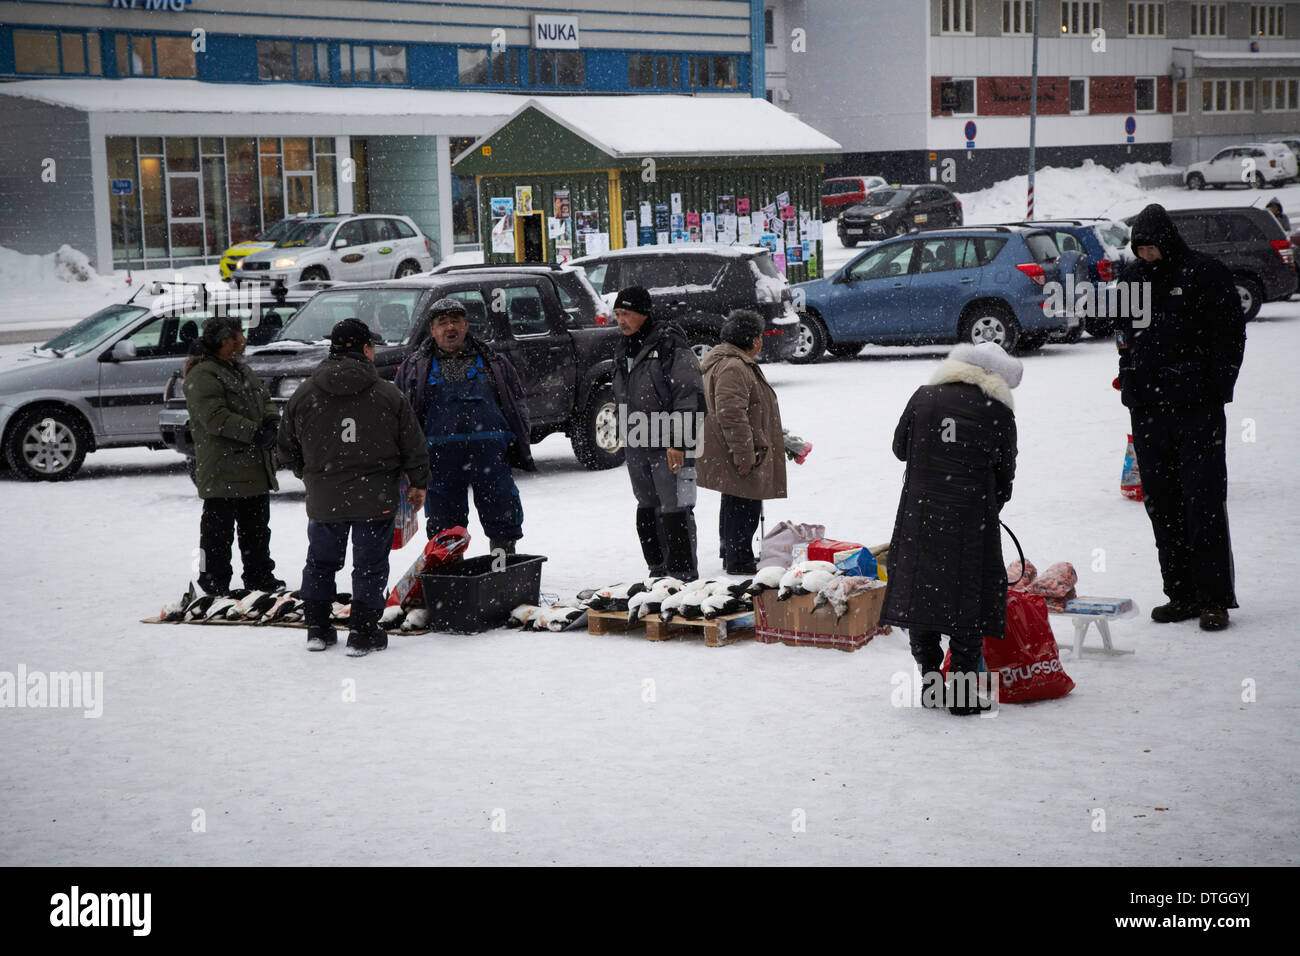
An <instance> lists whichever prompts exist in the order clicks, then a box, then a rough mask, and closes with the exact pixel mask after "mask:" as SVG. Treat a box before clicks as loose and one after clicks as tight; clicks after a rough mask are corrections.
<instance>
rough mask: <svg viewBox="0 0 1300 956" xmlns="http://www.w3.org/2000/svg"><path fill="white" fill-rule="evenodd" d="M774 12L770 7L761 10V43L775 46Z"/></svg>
mask: <svg viewBox="0 0 1300 956" xmlns="http://www.w3.org/2000/svg"><path fill="white" fill-rule="evenodd" d="M774 21H775V14H774V12H773V11H772V9H771V8H770V7H769V8H768V9H766V10H764V11H763V43H764V45H765V46H776V23H775V22H774Z"/></svg>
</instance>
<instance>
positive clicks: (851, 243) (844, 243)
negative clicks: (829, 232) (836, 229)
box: [840, 236, 858, 249]
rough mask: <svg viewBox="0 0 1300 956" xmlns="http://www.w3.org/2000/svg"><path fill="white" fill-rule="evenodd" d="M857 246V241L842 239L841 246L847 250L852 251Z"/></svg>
mask: <svg viewBox="0 0 1300 956" xmlns="http://www.w3.org/2000/svg"><path fill="white" fill-rule="evenodd" d="M857 244H858V240H857V239H845V238H844V237H842V236H841V237H840V245H842V246H843V247H844V248H845V249H852V248H853V247H854V246H856V245H857Z"/></svg>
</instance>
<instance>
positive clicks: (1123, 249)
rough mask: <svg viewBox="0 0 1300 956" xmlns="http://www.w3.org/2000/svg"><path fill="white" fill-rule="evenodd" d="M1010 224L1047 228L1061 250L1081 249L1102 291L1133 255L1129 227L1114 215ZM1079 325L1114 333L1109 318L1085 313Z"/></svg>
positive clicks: (1096, 332)
mask: <svg viewBox="0 0 1300 956" xmlns="http://www.w3.org/2000/svg"><path fill="white" fill-rule="evenodd" d="M1009 225H1018V226H1030V227H1035V228H1039V229H1046V230H1048V231H1049V232H1051V233H1052V238H1053V239H1054V240H1055V241H1056V247H1057V248H1058V249H1060V250H1061V252H1062V253H1066V252H1079V253H1082V254H1083V255H1084V256H1085V257H1086V259H1087V270H1088V280H1089V281H1090V282H1092V283H1094V285H1095V286H1096V287H1097V289H1098V292H1099V293H1100V292H1101V291H1102V287H1104V286H1105V285H1106V284H1107V283H1110V282H1113V281H1114V279H1115V277H1116V276H1117V275H1119V270H1120V266H1121V265H1123V263H1125V262H1127V261H1128V260H1130V259H1132V258H1133V257H1134V256H1133V252H1132V250H1131V249H1129V247H1128V241H1129V234H1128V227H1127V226H1125V225H1124V223H1122V222H1115V221H1114V220H1111V219H1036V220H1033V221H1030V222H1020V223H1010V224H1009ZM1080 329H1081V330H1086V331H1087V333H1088V334H1089V335H1095V336H1107V335H1112V334H1114V332H1115V322H1114V320H1113V319H1110V318H1103V317H1100V316H1085V317H1084V318H1083V319H1082V321H1081V325H1080Z"/></svg>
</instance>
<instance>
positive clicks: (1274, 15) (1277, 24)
mask: <svg viewBox="0 0 1300 956" xmlns="http://www.w3.org/2000/svg"><path fill="white" fill-rule="evenodd" d="M1285 16H1286V4H1283V3H1252V4H1251V5H1250V35H1251V36H1255V37H1284V36H1286V22H1285V19H1284V18H1285Z"/></svg>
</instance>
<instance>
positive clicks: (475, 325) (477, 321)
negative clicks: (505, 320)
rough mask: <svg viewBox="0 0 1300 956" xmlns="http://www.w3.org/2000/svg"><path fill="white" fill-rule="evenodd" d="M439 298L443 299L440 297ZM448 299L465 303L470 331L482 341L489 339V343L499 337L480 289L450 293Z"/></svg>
mask: <svg viewBox="0 0 1300 956" xmlns="http://www.w3.org/2000/svg"><path fill="white" fill-rule="evenodd" d="M439 298H442V297H441V296H439ZM447 298H449V299H459V300H460V301H461V302H464V303H465V316H466V318H468V319H469V330H470V331H471V332H473V333H474V334H475V335H477V336H478V337H479V338H481V339H487V340H488V341H489V342H490V341H492V340H493V339H495V338H496V337H497V334H496V329H494V328H493V327H492V323H491V322H490V321H488V309H487V303H486V302H485V301H484V300H483V293H482V292H480V291H479V290H478V289H460V290H459V291H456V292H448V293H447Z"/></svg>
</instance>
